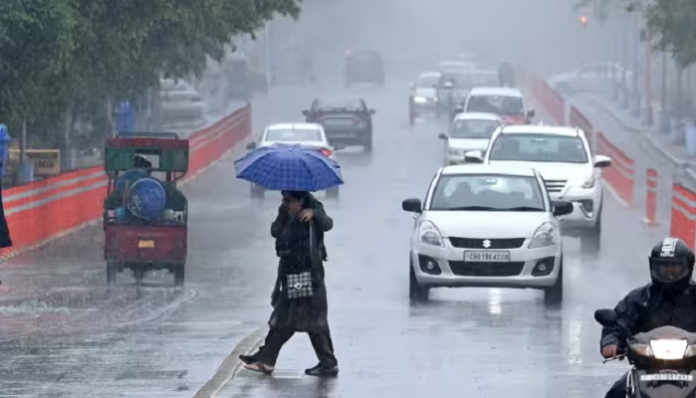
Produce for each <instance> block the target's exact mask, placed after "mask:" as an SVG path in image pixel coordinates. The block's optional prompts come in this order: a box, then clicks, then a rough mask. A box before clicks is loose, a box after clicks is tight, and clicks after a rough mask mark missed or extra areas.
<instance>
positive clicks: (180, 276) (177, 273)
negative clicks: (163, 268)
mask: <svg viewBox="0 0 696 398" xmlns="http://www.w3.org/2000/svg"><path fill="white" fill-rule="evenodd" d="M185 276H186V264H184V263H181V264H175V265H174V285H176V286H181V285H183V284H184V278H185Z"/></svg>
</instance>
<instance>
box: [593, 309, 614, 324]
mask: <svg viewBox="0 0 696 398" xmlns="http://www.w3.org/2000/svg"><path fill="white" fill-rule="evenodd" d="M618 318H619V317H618V316H617V315H616V312H615V311H614V310H609V309H601V310H597V311H595V313H594V319H595V321H597V323H599V324H600V325H602V326H605V327H613V326H616V322H617V321H618Z"/></svg>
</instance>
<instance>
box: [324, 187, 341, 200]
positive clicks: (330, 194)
mask: <svg viewBox="0 0 696 398" xmlns="http://www.w3.org/2000/svg"><path fill="white" fill-rule="evenodd" d="M338 192H339V191H338V188H330V189H327V190H326V197H327V198H338Z"/></svg>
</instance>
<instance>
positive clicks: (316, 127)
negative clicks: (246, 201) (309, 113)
mask: <svg viewBox="0 0 696 398" xmlns="http://www.w3.org/2000/svg"><path fill="white" fill-rule="evenodd" d="M275 144H284V145H300V146H302V147H304V148H309V149H315V150H317V151H319V152H321V153H323V154H324V156H326V157H328V158H330V159H334V148H333V147H332V146H331V145H330V144H329V141H328V140H327V139H326V133H325V132H324V127H322V126H321V125H320V124H317V123H277V124H271V125H270V126H268V127H266V130H264V132H263V134H262V135H261V137H260V139H259V141H258V143H257V142H251V143H249V144H248V145H247V147H246V148H247V149H248V150H254V149H257V148H262V147H267V146H271V145H275ZM265 192H266V190H265V189H264V188H263V187H260V186H258V185H253V184H252V186H251V196H252V197H255V198H263V197H264V195H265ZM338 192H339V191H338V187H336V188H332V189H329V190H327V191H326V194H327V196H330V197H337V196H338Z"/></svg>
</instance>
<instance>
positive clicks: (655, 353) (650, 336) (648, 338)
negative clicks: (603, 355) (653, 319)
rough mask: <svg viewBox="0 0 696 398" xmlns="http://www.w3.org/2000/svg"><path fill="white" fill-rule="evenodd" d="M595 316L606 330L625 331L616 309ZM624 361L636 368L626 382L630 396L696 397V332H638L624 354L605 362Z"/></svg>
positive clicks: (628, 341)
mask: <svg viewBox="0 0 696 398" xmlns="http://www.w3.org/2000/svg"><path fill="white" fill-rule="evenodd" d="M594 317H595V320H596V321H597V322H598V323H599V324H600V325H602V326H604V327H607V328H614V329H619V330H621V329H622V328H624V327H623V326H622V325H621V324H620V323H619V322H618V317H617V315H616V313H615V312H614V311H613V310H608V309H601V310H597V311H595V314H594ZM624 330H625V328H624ZM627 335H630V333H627ZM624 358H627V359H628V362H629V363H630V364H631V365H632V368H631V370H630V372H629V374H628V378H627V380H626V391H627V393H628V394H627V397H629V398H667V397H670V398H686V397H693V396H695V395H694V394H696V383H695V382H694V376H695V375H696V333H689V332H687V331H685V330H683V329H680V328H677V327H673V326H663V327H659V328H656V329H653V330H651V331H649V332H645V333H638V334H636V335H634V336H631V337H628V338H627V339H626V350H625V352H624V353H621V354H619V355H617V356H615V357H613V358H609V359H606V360H604V363H606V362H608V361H613V360H617V359H618V360H623V359H624Z"/></svg>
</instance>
